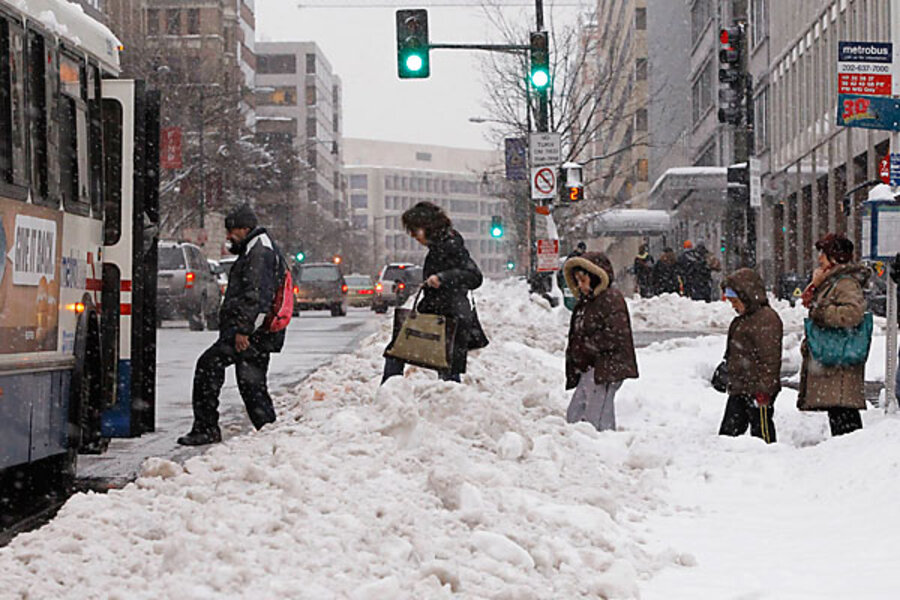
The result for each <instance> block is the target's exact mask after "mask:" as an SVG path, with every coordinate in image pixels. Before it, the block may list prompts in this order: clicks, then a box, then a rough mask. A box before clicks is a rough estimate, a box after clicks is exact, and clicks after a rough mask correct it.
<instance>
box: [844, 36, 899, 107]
mask: <svg viewBox="0 0 900 600" xmlns="http://www.w3.org/2000/svg"><path fill="white" fill-rule="evenodd" d="M893 71H894V65H893V44H890V43H886V42H838V94H863V95H867V96H890V95H891V93H892V90H893V87H894V80H895V79H896V78H895V77H894V72H893ZM893 93H894V94H896V93H897V92H896V91H893Z"/></svg>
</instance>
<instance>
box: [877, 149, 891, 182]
mask: <svg viewBox="0 0 900 600" xmlns="http://www.w3.org/2000/svg"><path fill="white" fill-rule="evenodd" d="M878 176H879V177H881V182H882V183H885V184H890V183H891V155H890V153H888V154H885V155H884V156H883V157H882V159H881V160H880V161H879V162H878Z"/></svg>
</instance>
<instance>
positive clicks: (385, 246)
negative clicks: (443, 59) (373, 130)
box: [344, 138, 515, 277]
mask: <svg viewBox="0 0 900 600" xmlns="http://www.w3.org/2000/svg"><path fill="white" fill-rule="evenodd" d="M345 146H346V147H345V155H344V156H345V167H344V172H345V176H346V179H347V187H348V193H349V195H350V211H351V222H352V224H353V226H354V228H356V229H362V230H365V231H366V232H367V233H368V236H367V238H368V246H369V248H370V249H371V256H372V259H373V260H372V265H371V271H372V272H373V273H375V272H377V271H379V270H380V269H381V267H382V266H383V265H385V264H387V263H390V262H409V263H415V264H420V265H421V264H422V261H423V260H424V257H425V253H426V249H425V248H424V247H422V246H421V245H420V244H419V243H418V242H416V241H415V240H414V239H412V238H411V237H410V236H409V234H408V233H407V232H406V230H405V229H404V228H403V224H402V223H401V220H400V217H401V215H402V214H403V211H405V210H407V209H409V208H410V207H412V206H413V205H415V204H416V203H417V202H421V201H428V202H433V203H434V204H437V205H439V206H441V207H442V208H443V209H444V210H445V211H446V212H447V214H448V215H449V216H450V219H451V220H452V221H453V227H454V228H455V229H456V230H458V231H459V232H460V233H461V234H462V236H463V237H464V238H465V240H466V246H467V248H468V249H469V252H470V253H471V255H472V257H473V258H474V259H475V261H476V262H477V263H478V265H479V267H481V270H482V272H483V273H484V274H485V276H487V277H502V276H504V275H505V274H506V273H507V271H506V262H507V259H508V258H509V257H510V256H513V254H514V252H515V240H514V239H512V236H511V229H512V227H510V226H507V227H506V232H505V234H504V237H503V238H501V239H494V238H492V237H491V234H490V226H491V218H492V217H493V216H501V217H502V218H503V219H504V223H509V216H508V215H507V209H506V205H507V201H505V200H503V199H502V198H501V197H500V195H499V191H500V188H499V184H500V182H498V181H496V180H494V179H493V178H492V176H490V175H489V173H492V172H496V171H497V167H498V165H499V164H501V163H502V160H503V157H502V155H501V154H500V153H498V152H493V151H487V150H466V149H459V148H449V147H445V146H427V145H419V144H406V143H399V142H383V141H374V140H361V139H351V138H348V139H347V140H345Z"/></svg>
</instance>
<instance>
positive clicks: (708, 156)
mask: <svg viewBox="0 0 900 600" xmlns="http://www.w3.org/2000/svg"><path fill="white" fill-rule="evenodd" d="M715 164H716V143H715V141H713V142H710V144H709V145H708V146H707V147H706V148H705V149H704V150H703V152H701V153H700V156H699V157H697V160H696V161H695V162H694V166H695V167H711V166H713V165H715Z"/></svg>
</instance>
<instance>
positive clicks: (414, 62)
mask: <svg viewBox="0 0 900 600" xmlns="http://www.w3.org/2000/svg"><path fill="white" fill-rule="evenodd" d="M424 66H425V61H424V60H422V56H421V55H419V54H410V55H409V56H407V57H406V70H407V71H409V72H410V73H418V72H419V71H421V70H422V67H424Z"/></svg>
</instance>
